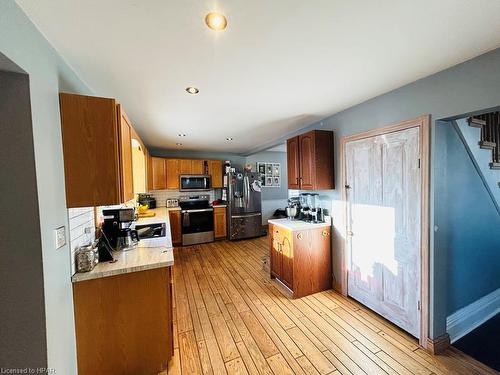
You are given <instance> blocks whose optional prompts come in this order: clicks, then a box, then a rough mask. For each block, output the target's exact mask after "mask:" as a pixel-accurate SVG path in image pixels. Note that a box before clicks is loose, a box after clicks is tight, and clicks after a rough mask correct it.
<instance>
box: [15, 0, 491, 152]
mask: <svg viewBox="0 0 500 375" xmlns="http://www.w3.org/2000/svg"><path fill="white" fill-rule="evenodd" d="M17 2H18V3H19V5H20V6H21V7H22V8H23V10H24V11H25V12H26V13H27V14H28V16H29V17H30V18H31V19H32V21H33V22H34V23H35V24H36V25H37V27H38V28H39V29H40V30H41V31H42V33H44V35H45V36H46V37H47V39H48V40H49V41H50V42H51V43H52V44H53V45H54V46H55V48H56V49H57V50H58V51H59V52H60V53H61V55H62V56H63V57H64V58H65V59H66V61H67V62H68V63H69V64H70V65H71V66H72V67H73V68H74V69H75V71H76V72H77V73H78V75H79V76H80V77H81V78H82V79H83V80H84V81H85V82H86V83H87V84H88V85H89V86H90V87H91V88H92V89H93V90H94V91H95V93H96V94H97V95H99V96H108V97H115V98H117V99H118V100H119V101H120V102H122V103H123V105H124V107H125V109H126V111H127V112H128V114H129V117H130V118H131V120H132V122H133V123H134V125H135V127H136V128H137V130H138V132H139V134H140V135H141V137H143V139H144V141H145V142H146V144H148V145H150V146H154V147H163V148H177V147H176V146H175V143H176V142H178V141H179V139H178V137H177V134H178V133H179V132H183V133H186V134H187V135H188V137H186V138H184V139H183V140H182V142H183V143H184V146H183V148H185V149H189V150H203V151H225V152H240V153H244V152H246V151H248V150H250V149H255V148H256V147H258V146H261V145H269V146H271V145H272V144H273V141H274V140H276V139H278V138H280V136H283V135H284V134H286V133H289V132H293V131H294V130H297V129H299V128H302V127H304V126H306V125H308V124H310V123H312V122H314V121H316V120H318V119H321V118H323V117H325V116H327V115H330V114H333V113H335V112H338V111H340V110H342V109H345V108H348V107H350V106H352V105H354V104H357V103H360V102H362V101H364V100H367V99H369V98H371V97H374V96H376V95H379V94H382V93H384V92H387V91H390V90H392V89H394V88H397V87H400V86H402V85H404V84H406V83H409V82H412V81H415V80H417V79H419V78H422V77H425V76H427V75H430V74H432V73H435V72H438V71H440V70H443V69H445V68H447V67H450V66H452V65H455V64H457V63H460V62H462V61H465V60H468V59H470V58H472V57H475V56H477V55H480V54H482V53H484V52H486V51H489V50H492V49H494V48H497V47H499V46H500V1H498V0H475V1H471V0H439V1H436V0H418V1H417V0H377V1H373V0H343V1H340V0H309V1H304V0H272V1H269V0H249V1H241V0H239V1H236V0H211V1H195V0H147V1H146V0H17ZM212 10H219V11H221V12H223V13H224V14H225V15H226V16H227V18H228V28H227V30H226V31H224V32H214V31H212V30H210V29H208V28H207V27H206V26H205V24H204V16H205V15H206V13H208V12H209V11H212ZM191 85H192V86H196V87H198V88H199V89H200V94H199V95H196V96H193V95H189V94H187V93H186V92H185V91H184V89H185V88H186V87H187V86H191ZM228 136H231V137H233V138H234V141H233V142H227V141H226V140H225V139H226V137H228Z"/></svg>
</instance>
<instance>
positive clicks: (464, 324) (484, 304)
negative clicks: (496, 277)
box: [446, 288, 500, 343]
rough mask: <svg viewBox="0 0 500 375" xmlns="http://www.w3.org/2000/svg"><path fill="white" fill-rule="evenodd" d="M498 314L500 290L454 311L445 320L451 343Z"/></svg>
mask: <svg viewBox="0 0 500 375" xmlns="http://www.w3.org/2000/svg"><path fill="white" fill-rule="evenodd" d="M499 312H500V288H499V289H497V290H495V291H494V292H492V293H490V294H487V295H486V296H484V297H482V298H480V299H478V300H477V301H475V302H473V303H471V304H470V305H467V306H465V307H463V308H461V309H460V310H458V311H455V312H454V313H453V314H451V315H450V316H448V317H447V318H446V331H447V332H448V334H449V335H450V340H451V343H454V342H455V341H457V340H458V339H460V338H462V337H463V336H465V335H466V334H468V333H469V332H471V331H472V330H474V329H476V328H477V327H479V326H480V325H481V324H483V323H485V322H486V321H488V320H489V319H491V318H492V317H494V316H495V315H496V314H498V313H499Z"/></svg>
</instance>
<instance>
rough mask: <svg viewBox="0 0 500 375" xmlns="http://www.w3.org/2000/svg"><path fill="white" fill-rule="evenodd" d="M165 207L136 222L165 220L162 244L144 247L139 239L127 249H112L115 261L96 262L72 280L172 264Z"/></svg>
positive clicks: (76, 280)
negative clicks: (91, 267) (134, 246)
mask: <svg viewBox="0 0 500 375" xmlns="http://www.w3.org/2000/svg"><path fill="white" fill-rule="evenodd" d="M168 210H169V209H167V208H166V207H160V208H156V209H154V210H150V211H154V212H155V213H156V215H155V216H153V217H146V218H139V219H138V220H137V221H136V223H137V224H147V223H155V222H159V221H164V222H166V224H167V225H166V230H167V235H166V237H165V243H164V245H162V246H157V247H146V245H145V244H143V243H141V242H140V241H139V244H138V246H137V247H136V248H135V249H133V250H129V251H114V252H113V257H114V258H115V260H116V262H113V263H111V262H102V263H98V264H97V265H96V266H95V267H94V269H93V270H92V271H90V272H82V273H75V274H74V275H73V277H72V278H71V281H72V282H74V283H75V282H79V281H85V280H92V279H97V278H101V277H108V276H116V275H121V274H125V273H130V272H137V271H145V270H149V269H155V268H162V267H170V266H173V265H174V251H173V247H172V239H171V234H170V223H169V219H168Z"/></svg>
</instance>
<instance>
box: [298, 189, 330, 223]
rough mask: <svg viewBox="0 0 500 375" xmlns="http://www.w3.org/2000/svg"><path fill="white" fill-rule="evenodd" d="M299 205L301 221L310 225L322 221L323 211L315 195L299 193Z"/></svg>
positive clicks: (317, 196)
mask: <svg viewBox="0 0 500 375" xmlns="http://www.w3.org/2000/svg"><path fill="white" fill-rule="evenodd" d="M300 205H301V209H300V219H301V220H304V221H307V222H312V223H321V222H323V221H324V217H323V210H322V209H321V207H320V206H319V195H318V194H317V193H301V194H300Z"/></svg>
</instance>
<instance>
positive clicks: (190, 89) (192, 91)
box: [186, 86, 200, 95]
mask: <svg viewBox="0 0 500 375" xmlns="http://www.w3.org/2000/svg"><path fill="white" fill-rule="evenodd" d="M186 91H187V92H188V94H191V95H195V94H198V93H199V92H200V90H198V89H197V88H196V87H193V86H189V87H186Z"/></svg>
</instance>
